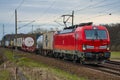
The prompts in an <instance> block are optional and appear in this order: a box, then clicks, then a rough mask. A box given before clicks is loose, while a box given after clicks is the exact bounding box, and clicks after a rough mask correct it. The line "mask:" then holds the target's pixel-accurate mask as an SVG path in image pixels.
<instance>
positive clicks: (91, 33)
mask: <svg viewBox="0 0 120 80" xmlns="http://www.w3.org/2000/svg"><path fill="white" fill-rule="evenodd" d="M85 35H86V39H107V33H106V31H105V30H97V29H95V30H93V29H92V30H85Z"/></svg>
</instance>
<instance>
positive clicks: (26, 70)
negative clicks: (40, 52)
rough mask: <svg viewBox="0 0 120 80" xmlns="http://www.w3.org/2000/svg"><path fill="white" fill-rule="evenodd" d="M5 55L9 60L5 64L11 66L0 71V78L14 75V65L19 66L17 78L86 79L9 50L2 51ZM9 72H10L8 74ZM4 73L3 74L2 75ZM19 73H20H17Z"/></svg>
mask: <svg viewBox="0 0 120 80" xmlns="http://www.w3.org/2000/svg"><path fill="white" fill-rule="evenodd" d="M4 54H5V56H6V57H7V59H8V60H9V61H8V62H7V63H6V65H7V66H11V67H9V69H7V68H6V70H5V71H1V73H0V77H1V78H0V80H7V79H9V78H10V76H14V77H16V76H15V74H14V72H15V71H14V70H15V67H16V66H17V67H19V71H18V75H17V78H19V77H21V75H22V77H23V78H25V79H27V80H87V79H86V78H83V77H77V76H76V75H74V74H70V73H68V72H65V71H63V70H60V69H58V68H52V67H49V66H47V65H46V64H43V63H41V62H35V61H34V60H31V59H29V58H26V57H24V56H23V54H22V55H21V54H16V53H14V52H12V51H10V50H6V51H4ZM9 72H12V73H11V74H13V75H9ZM3 74H4V75H3ZM19 74H20V75H19Z"/></svg>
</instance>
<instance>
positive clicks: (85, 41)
mask: <svg viewBox="0 0 120 80" xmlns="http://www.w3.org/2000/svg"><path fill="white" fill-rule="evenodd" d="M77 31H78V34H81V36H79V37H80V38H79V39H78V40H77V41H76V42H77V44H76V46H78V51H79V52H82V54H83V56H82V60H83V61H84V62H85V63H102V62H104V61H106V60H109V58H110V50H109V49H110V48H109V44H110V39H109V34H108V31H107V29H106V28H105V27H103V26H92V25H86V26H84V27H79V28H78V29H77ZM80 57H81V56H80Z"/></svg>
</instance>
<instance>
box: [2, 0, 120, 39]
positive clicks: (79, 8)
mask: <svg viewBox="0 0 120 80" xmlns="http://www.w3.org/2000/svg"><path fill="white" fill-rule="evenodd" d="M15 9H16V10H17V23H18V24H17V27H18V33H28V32H30V31H32V29H33V30H35V29H37V28H44V29H50V28H54V29H57V28H58V29H61V28H63V27H64V26H63V25H64V24H63V17H61V16H62V15H67V14H69V15H71V14H72V11H73V10H74V24H79V23H83V22H93V23H94V24H95V25H99V24H111V23H120V0H0V40H1V39H2V37H3V35H5V34H14V33H15ZM3 24H4V34H3ZM67 25H71V18H70V19H69V20H68V23H67ZM32 26H33V28H32Z"/></svg>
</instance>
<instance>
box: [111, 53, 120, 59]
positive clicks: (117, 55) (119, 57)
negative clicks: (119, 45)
mask: <svg viewBox="0 0 120 80" xmlns="http://www.w3.org/2000/svg"><path fill="white" fill-rule="evenodd" d="M111 60H120V52H112V53H111Z"/></svg>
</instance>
